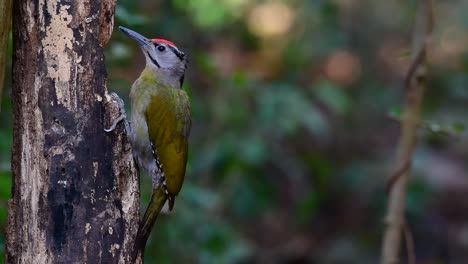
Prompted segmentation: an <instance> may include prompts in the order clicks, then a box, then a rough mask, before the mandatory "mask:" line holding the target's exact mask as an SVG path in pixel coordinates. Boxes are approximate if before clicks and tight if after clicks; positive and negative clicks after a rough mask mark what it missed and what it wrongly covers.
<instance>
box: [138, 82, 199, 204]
mask: <svg viewBox="0 0 468 264" xmlns="http://www.w3.org/2000/svg"><path fill="white" fill-rule="evenodd" d="M161 90H162V91H160V92H158V93H157V94H156V95H154V96H153V97H151V100H150V104H149V106H148V108H147V110H146V120H147V124H148V134H149V137H150V141H151V142H152V143H153V144H154V145H155V146H156V149H157V152H158V156H159V161H160V162H161V163H162V165H163V171H164V175H165V177H166V183H167V189H168V191H169V193H170V194H172V195H174V196H175V195H177V194H178V193H179V191H180V189H181V188H182V183H183V181H184V176H185V167H186V164H187V155H188V136H189V134H190V128H191V113H190V102H189V99H188V96H187V94H186V93H185V92H184V91H183V90H180V89H174V88H163V89H161Z"/></svg>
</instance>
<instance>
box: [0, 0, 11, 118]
mask: <svg viewBox="0 0 468 264" xmlns="http://www.w3.org/2000/svg"><path fill="white" fill-rule="evenodd" d="M11 3H12V2H11V0H2V1H0V112H1V111H2V94H3V85H4V80H5V68H6V58H7V53H8V52H7V51H8V35H9V33H10V27H11Z"/></svg>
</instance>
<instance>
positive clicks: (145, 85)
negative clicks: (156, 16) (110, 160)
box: [106, 26, 192, 259]
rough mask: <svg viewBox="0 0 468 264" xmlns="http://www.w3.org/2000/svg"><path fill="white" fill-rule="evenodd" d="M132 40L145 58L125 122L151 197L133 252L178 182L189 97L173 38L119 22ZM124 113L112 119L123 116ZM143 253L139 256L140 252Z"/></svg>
mask: <svg viewBox="0 0 468 264" xmlns="http://www.w3.org/2000/svg"><path fill="white" fill-rule="evenodd" d="M119 29H120V30H121V31H122V32H124V33H125V34H126V35H128V36H129V37H130V38H132V39H134V40H136V41H137V43H138V44H139V45H140V48H141V50H142V52H143V54H144V55H145V58H146V66H145V69H144V70H143V71H142V73H141V74H140V77H139V78H138V79H137V80H136V81H135V82H134V83H133V85H132V89H131V91H130V99H131V123H130V126H128V124H126V127H127V130H130V131H128V134H129V138H130V142H131V145H132V148H133V152H134V156H135V158H136V160H137V162H138V165H139V167H140V168H143V170H144V171H145V172H146V173H147V174H148V175H150V176H151V178H152V188H153V190H152V196H151V201H150V203H149V205H148V207H147V209H146V212H145V214H144V216H143V218H142V220H141V222H140V225H139V227H138V233H137V237H136V240H135V253H134V259H135V258H136V254H137V251H138V250H140V251H141V252H143V251H144V247H145V244H146V241H147V239H148V237H149V234H150V232H151V229H152V227H153V225H154V222H155V221H156V218H157V216H158V214H159V212H160V211H161V209H162V208H163V206H164V204H165V203H166V202H168V205H169V209H170V210H172V208H173V207H174V199H175V197H176V196H177V194H178V193H179V191H180V189H181V188H182V183H183V181H184V176H185V169H186V164H187V154H188V137H189V134H190V129H191V123H192V120H191V108H190V101H189V97H188V96H187V94H186V92H185V91H184V90H183V88H182V84H183V82H184V74H185V70H186V68H187V63H188V58H187V55H185V54H184V53H183V52H182V51H180V50H179V49H178V48H177V47H176V46H175V45H174V43H172V42H171V41H168V40H165V39H148V38H145V37H144V36H142V35H140V34H139V33H137V32H135V31H133V30H130V29H128V28H125V27H122V26H120V27H119ZM124 117H126V116H125V114H122V116H121V117H120V118H118V119H117V120H116V121H115V122H114V124H113V125H112V126H111V128H110V129H108V130H106V131H112V130H113V129H114V128H115V126H116V123H118V122H120V121H121V120H123V119H124ZM142 257H143V256H142Z"/></svg>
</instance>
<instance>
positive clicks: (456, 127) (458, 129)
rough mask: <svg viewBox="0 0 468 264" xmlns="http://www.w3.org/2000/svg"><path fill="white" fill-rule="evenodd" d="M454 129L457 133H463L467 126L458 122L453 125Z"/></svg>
mask: <svg viewBox="0 0 468 264" xmlns="http://www.w3.org/2000/svg"><path fill="white" fill-rule="evenodd" d="M452 128H453V130H454V131H455V132H456V133H462V132H464V131H465V130H466V125H465V124H463V123H461V122H457V123H455V124H453V125H452Z"/></svg>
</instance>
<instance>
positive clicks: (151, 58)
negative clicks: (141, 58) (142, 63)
mask: <svg viewBox="0 0 468 264" xmlns="http://www.w3.org/2000/svg"><path fill="white" fill-rule="evenodd" d="M146 54H148V57H149V58H150V60H151V61H152V62H153V63H154V64H155V65H156V66H157V67H158V68H161V65H159V63H158V61H157V60H156V59H154V58H153V57H151V55H150V54H149V52H146Z"/></svg>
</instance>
